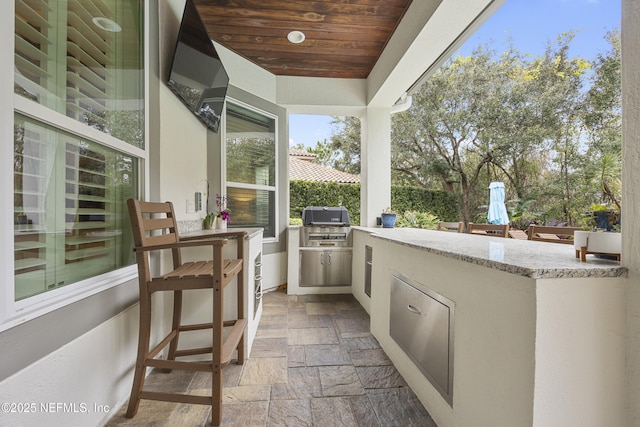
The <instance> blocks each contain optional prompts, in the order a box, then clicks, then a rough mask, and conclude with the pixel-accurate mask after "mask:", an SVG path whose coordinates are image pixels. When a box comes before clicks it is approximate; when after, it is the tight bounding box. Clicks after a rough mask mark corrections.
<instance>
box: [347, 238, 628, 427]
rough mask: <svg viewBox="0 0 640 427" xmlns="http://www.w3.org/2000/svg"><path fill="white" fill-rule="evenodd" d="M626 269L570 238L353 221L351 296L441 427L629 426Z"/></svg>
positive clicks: (389, 354)
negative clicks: (586, 252)
mask: <svg viewBox="0 0 640 427" xmlns="http://www.w3.org/2000/svg"><path fill="white" fill-rule="evenodd" d="M626 274H627V273H626V269H625V268H623V267H620V266H619V263H617V262H615V261H606V260H599V259H595V258H592V257H589V258H588V260H587V263H581V262H580V260H579V259H576V258H575V250H574V248H573V246H572V245H559V244H553V243H545V242H534V241H521V240H515V239H502V238H494V237H485V236H476V235H468V234H458V233H448V232H443V231H430V230H416V229H385V228H365V227H353V276H352V292H353V294H354V295H355V297H356V298H357V299H358V300H359V301H360V303H361V304H362V306H363V307H365V309H366V310H367V311H368V312H369V314H370V317H371V331H372V333H373V334H374V336H375V337H376V338H377V339H378V341H379V342H380V344H381V345H382V347H383V348H384V350H385V352H386V353H387V355H388V356H389V357H390V358H391V360H392V361H393V363H394V365H395V366H396V368H397V369H398V370H399V371H400V373H401V374H402V375H403V377H404V378H405V380H406V381H407V382H408V383H409V385H410V386H411V388H412V390H413V391H414V392H415V393H416V395H417V396H418V397H419V398H420V400H421V401H422V403H423V404H424V406H425V407H426V409H427V410H428V411H429V413H430V414H431V416H432V417H433V419H434V420H435V421H436V423H437V424H438V426H440V427H447V426H491V427H498V426H505V427H512V426H540V427H542V426H545V427H546V426H581V427H584V426H602V425H624V423H625V420H624V413H625V410H624V405H625V396H624V392H625V386H624V380H625V378H624V376H625V374H624V373H625V351H626V350H625V336H626V335H625V333H626V331H625V292H624V286H623V284H624V281H625V280H626ZM367 282H370V283H367ZM367 294H369V295H370V296H369V295H367ZM401 311H404V312H401ZM412 316H413V317H414V318H416V319H419V320H415V321H414V320H412Z"/></svg>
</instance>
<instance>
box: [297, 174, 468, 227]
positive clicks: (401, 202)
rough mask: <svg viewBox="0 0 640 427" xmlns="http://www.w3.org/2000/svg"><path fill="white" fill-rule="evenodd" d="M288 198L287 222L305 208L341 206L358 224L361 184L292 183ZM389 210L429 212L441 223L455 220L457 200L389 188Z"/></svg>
mask: <svg viewBox="0 0 640 427" xmlns="http://www.w3.org/2000/svg"><path fill="white" fill-rule="evenodd" d="M289 199H290V200H289V217H290V223H292V222H291V221H292V220H293V219H298V218H301V217H302V211H303V209H304V208H305V207H307V206H344V207H345V208H346V209H347V211H348V212H349V219H350V220H351V223H352V224H356V225H357V224H360V184H342V183H336V182H316V181H300V180H292V181H290V182H289ZM391 208H392V209H393V210H394V211H396V212H405V211H418V212H430V215H431V214H432V215H434V216H436V217H438V218H441V220H442V221H458V210H457V201H456V199H455V197H453V196H452V195H450V194H448V193H446V192H444V191H428V190H424V189H421V188H417V187H399V186H391ZM425 215H426V214H425Z"/></svg>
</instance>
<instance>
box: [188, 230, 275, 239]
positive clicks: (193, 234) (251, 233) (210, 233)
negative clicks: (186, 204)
mask: <svg viewBox="0 0 640 427" xmlns="http://www.w3.org/2000/svg"><path fill="white" fill-rule="evenodd" d="M262 231H263V229H262V228H227V229H215V230H195V231H189V232H187V233H180V239H184V240H190V239H198V238H203V237H205V238H206V237H216V236H218V235H221V234H225V233H245V236H244V238H245V239H252V238H254V237H255V236H256V235H257V234H259V233H261V232H262ZM228 238H231V239H232V238H234V237H233V236H228Z"/></svg>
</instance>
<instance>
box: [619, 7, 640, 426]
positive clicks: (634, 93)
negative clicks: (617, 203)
mask: <svg viewBox="0 0 640 427" xmlns="http://www.w3.org/2000/svg"><path fill="white" fill-rule="evenodd" d="M622 152H623V156H622V200H623V203H622V218H625V219H623V224H622V263H623V265H625V266H626V267H627V268H628V269H629V282H628V293H627V304H626V310H627V378H628V381H627V389H626V396H627V399H626V402H627V414H628V418H627V425H628V426H638V425H640V238H638V237H639V236H640V222H639V221H637V218H638V216H637V211H638V206H640V168H638V165H639V164H640V2H638V1H634V0H623V1H622Z"/></svg>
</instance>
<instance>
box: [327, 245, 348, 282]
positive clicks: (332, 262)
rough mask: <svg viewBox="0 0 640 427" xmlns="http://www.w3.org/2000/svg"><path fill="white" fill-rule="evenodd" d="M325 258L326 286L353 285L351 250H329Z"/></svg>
mask: <svg viewBox="0 0 640 427" xmlns="http://www.w3.org/2000/svg"><path fill="white" fill-rule="evenodd" d="M324 256H325V258H324V263H325V266H324V268H325V270H324V272H325V278H324V284H325V286H349V285H350V284H351V248H349V249H332V250H327V251H325V252H324Z"/></svg>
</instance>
